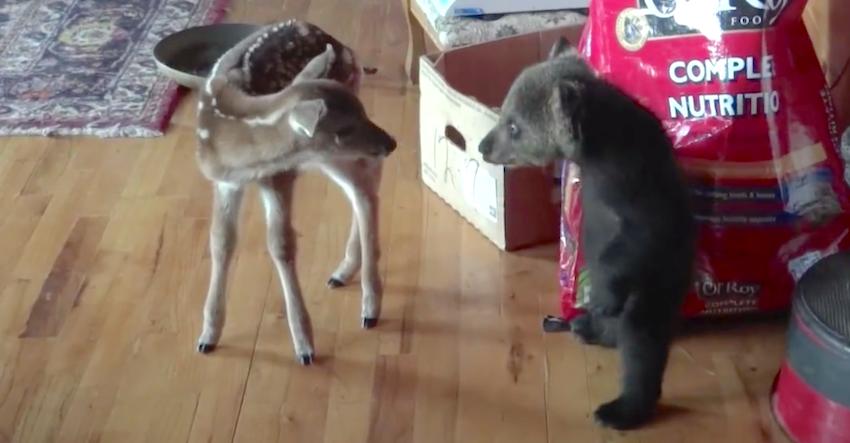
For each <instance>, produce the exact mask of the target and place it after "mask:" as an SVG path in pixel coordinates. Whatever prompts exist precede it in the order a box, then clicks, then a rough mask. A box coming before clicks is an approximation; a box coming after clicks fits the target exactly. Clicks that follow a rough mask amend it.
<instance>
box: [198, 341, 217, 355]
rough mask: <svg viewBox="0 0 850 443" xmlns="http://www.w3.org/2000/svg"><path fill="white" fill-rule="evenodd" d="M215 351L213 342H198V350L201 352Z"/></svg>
mask: <svg viewBox="0 0 850 443" xmlns="http://www.w3.org/2000/svg"><path fill="white" fill-rule="evenodd" d="M212 351H215V343H198V352H200V353H201V354H209V353H210V352H212Z"/></svg>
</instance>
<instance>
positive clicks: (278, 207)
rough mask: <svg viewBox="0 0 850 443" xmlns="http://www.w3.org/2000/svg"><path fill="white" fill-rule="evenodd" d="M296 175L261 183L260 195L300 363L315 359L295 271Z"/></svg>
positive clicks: (307, 316) (286, 174)
mask: <svg viewBox="0 0 850 443" xmlns="http://www.w3.org/2000/svg"><path fill="white" fill-rule="evenodd" d="M294 179H295V174H294V173H284V174H281V175H278V176H276V177H274V178H273V179H271V180H268V181H265V182H263V183H261V184H260V195H261V196H262V199H263V204H264V205H265V208H266V225H267V228H268V238H267V243H268V249H269V254H271V256H272V260H273V261H274V264H275V267H276V268H277V272H278V275H279V276H280V281H281V285H282V286H283V300H284V304H285V305H286V318H287V321H288V322H289V331H290V334H291V335H292V346H293V348H294V349H295V353H296V355H297V356H298V360H299V361H300V362H301V364H303V365H309V364H311V363H312V362H313V331H312V327H311V324H310V316H309V314H308V313H307V309H306V307H305V306H304V299H303V298H302V297H301V285H300V284H299V282H298V275H297V274H296V272H295V253H296V246H295V232H294V230H293V229H292V223H291V220H290V207H291V202H292V184H293V181H294Z"/></svg>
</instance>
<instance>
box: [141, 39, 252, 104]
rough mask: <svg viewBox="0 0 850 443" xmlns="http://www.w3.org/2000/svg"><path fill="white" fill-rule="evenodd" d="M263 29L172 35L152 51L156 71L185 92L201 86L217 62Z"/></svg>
mask: <svg viewBox="0 0 850 443" xmlns="http://www.w3.org/2000/svg"><path fill="white" fill-rule="evenodd" d="M261 27H262V25H254V24H248V23H219V24H215V25H206V26H196V27H193V28H188V29H184V30H183V31H179V32H175V33H174V34H171V35H169V36H168V37H165V38H164V39H162V40H160V42H159V43H157V44H156V46H155V47H154V49H153V56H154V59H155V60H156V64H157V67H158V68H159V71H160V72H162V73H163V75H165V76H166V77H168V78H171V79H173V80H174V81H176V82H177V83H179V84H181V85H183V86H186V87H187V88H193V89H197V88H199V87H200V86H201V85H203V83H204V80H205V79H206V78H207V76H208V75H209V73H210V70H211V69H212V67H213V65H214V64H215V62H216V60H218V58H219V57H221V55H222V54H224V53H225V52H227V50H228V49H230V48H232V47H233V46H234V45H236V44H237V43H239V42H240V41H242V39H244V38H246V37H248V36H249V35H251V34H252V33H254V32H256V31H257V30H258V29H260V28H261Z"/></svg>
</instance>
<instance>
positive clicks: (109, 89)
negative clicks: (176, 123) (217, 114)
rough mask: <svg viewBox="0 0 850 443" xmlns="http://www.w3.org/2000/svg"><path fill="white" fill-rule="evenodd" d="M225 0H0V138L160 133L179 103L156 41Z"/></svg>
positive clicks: (217, 11)
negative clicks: (156, 53) (159, 62)
mask: <svg viewBox="0 0 850 443" xmlns="http://www.w3.org/2000/svg"><path fill="white" fill-rule="evenodd" d="M227 3H228V0H0V60H2V61H0V135H94V136H98V137H151V136H158V135H162V132H163V130H164V129H165V127H166V126H167V125H168V121H169V120H170V118H171V114H172V113H173V111H174V108H175V106H176V104H177V100H178V98H179V97H178V89H177V85H176V84H175V83H174V82H172V81H170V80H168V79H166V78H165V77H163V76H160V75H159V74H158V72H157V69H156V64H155V63H154V59H153V54H152V51H153V47H154V46H155V45H156V43H157V42H158V41H159V40H160V39H161V38H163V37H165V36H167V35H168V34H171V33H173V32H176V31H179V30H181V29H185V28H187V27H191V26H196V25H201V24H209V23H213V22H216V21H218V20H219V19H220V18H221V17H222V16H223V15H224V7H225V6H226V4H227Z"/></svg>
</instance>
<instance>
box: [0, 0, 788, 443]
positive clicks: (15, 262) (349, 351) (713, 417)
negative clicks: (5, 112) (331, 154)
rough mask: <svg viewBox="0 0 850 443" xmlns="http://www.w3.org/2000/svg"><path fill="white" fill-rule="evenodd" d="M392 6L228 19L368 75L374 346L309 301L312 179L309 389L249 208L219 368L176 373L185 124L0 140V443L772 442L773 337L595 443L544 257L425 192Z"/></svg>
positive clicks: (333, 210) (189, 189) (681, 359)
mask: <svg viewBox="0 0 850 443" xmlns="http://www.w3.org/2000/svg"><path fill="white" fill-rule="evenodd" d="M281 3H283V6H281ZM400 5H401V2H399V1H389V0H365V1H358V2H354V1H344V0H325V1H318V0H315V1H313V2H311V1H309V0H287V1H286V2H280V1H275V0H255V1H247V0H245V1H238V2H237V3H236V5H235V8H234V11H233V13H232V14H231V16H230V20H243V21H245V20H247V21H256V22H266V21H270V20H272V19H273V18H282V17H290V16H297V17H306V18H308V19H310V20H312V21H314V22H315V23H317V24H319V25H321V26H323V27H325V28H326V29H328V30H329V31H331V32H332V33H334V34H335V35H336V36H338V37H339V38H341V39H342V40H344V41H346V42H348V43H349V44H351V45H352V46H353V47H354V48H356V49H357V50H358V51H359V52H360V53H361V57H362V58H363V59H364V63H366V64H370V65H376V66H378V67H379V68H380V70H381V71H380V73H379V74H378V75H377V76H374V77H370V78H369V79H368V82H369V84H368V85H367V86H366V87H365V90H364V94H363V97H364V101H365V102H366V104H367V106H368V108H369V109H370V112H371V113H372V115H374V116H375V118H376V120H377V121H378V122H379V123H380V124H381V125H383V126H384V127H385V128H387V129H388V130H389V131H390V132H392V133H394V134H396V135H397V136H398V138H399V140H400V141H401V143H400V148H399V149H398V150H397V151H396V153H395V154H393V156H392V157H391V159H390V160H389V162H388V165H387V166H386V168H385V179H384V182H383V187H382V194H381V195H382V199H383V200H382V205H381V216H382V220H383V221H382V229H381V236H382V239H383V261H382V270H383V275H384V278H385V282H386V296H385V307H384V311H383V318H382V322H381V323H380V325H379V327H378V328H377V329H376V330H372V331H364V330H361V329H360V327H359V291H358V289H357V287H356V285H355V287H352V288H346V289H342V290H339V291H333V292H331V291H329V290H327V289H326V288H325V285H324V283H325V281H326V278H327V277H328V274H329V272H331V270H332V269H333V267H334V265H335V264H336V262H337V260H338V259H339V258H340V254H341V252H342V247H343V243H344V241H345V238H346V235H347V232H348V216H349V209H348V205H347V203H346V201H345V199H344V197H343V196H342V194H341V193H340V192H339V191H338V190H337V189H336V188H335V187H333V186H332V185H329V184H328V182H327V181H326V180H325V179H324V178H323V177H320V176H305V177H304V178H303V179H302V180H301V181H300V182H299V184H298V188H297V191H296V200H297V210H296V227H297V228H298V230H299V237H300V246H301V250H300V256H299V261H298V269H299V272H300V274H301V281H302V284H303V286H304V292H305V294H306V295H307V300H308V307H309V310H310V312H311V313H312V316H313V320H314V327H315V330H316V331H315V332H316V347H317V353H318V359H319V361H318V365H316V366H313V367H308V368H305V367H300V366H298V365H296V364H295V361H294V359H293V354H292V349H291V345H290V341H289V335H288V332H287V330H286V328H285V324H284V317H283V316H282V303H281V297H280V293H281V291H280V288H279V285H278V282H277V279H276V276H275V275H274V274H273V271H272V267H271V264H270V262H269V260H268V259H267V256H266V252H265V240H264V229H263V228H262V213H261V211H260V207H259V204H258V202H257V200H256V198H252V199H250V200H249V201H248V204H246V208H245V212H244V214H243V215H244V218H243V220H245V225H244V230H243V231H242V232H243V235H242V237H241V239H240V240H241V242H240V244H239V249H238V251H239V252H238V255H237V260H236V261H235V265H234V269H233V271H234V273H233V278H232V280H231V286H230V287H231V291H230V292H231V296H230V297H229V318H228V324H227V326H226V328H225V331H224V336H223V338H222V344H221V347H220V349H219V350H218V351H217V352H216V353H214V354H212V355H209V356H202V355H199V354H197V353H195V351H194V344H195V339H196V336H197V334H198V332H199V330H200V319H201V317H200V314H201V306H202V302H203V297H204V294H205V290H206V284H207V278H208V275H209V256H208V253H207V244H206V241H207V226H208V214H209V211H210V189H209V187H208V184H207V183H206V182H205V181H204V180H203V179H202V178H201V176H200V174H199V173H198V172H197V168H196V166H195V163H194V151H193V149H194V140H193V115H194V101H193V100H190V99H187V100H185V101H184V102H183V105H182V106H181V108H180V109H179V111H178V114H177V116H176V117H175V120H174V123H173V125H172V127H171V129H170V130H169V131H168V134H167V135H166V136H165V137H163V138H157V139H150V140H92V139H83V138H63V139H46V138H5V139H0V252H2V254H0V334H2V335H0V337H2V338H0V442H3V443H5V442H52V441H62V442H74V443H77V442H89V441H92V442H94V441H97V442H122V443H127V442H135V441H149V442H178V441H179V442H183V441H192V442H225V441H226V442H229V441H238V442H250V443H256V442H287V443H301V442H304V443H318V442H326V443H336V442H338V443H359V442H369V443H381V442H416V443H443V442H457V443H474V442H482V443H483V442H487V443H489V442H506V443H508V442H509V443H514V442H524V443H536V442H597V441H629V442H648V443H652V442H668V441H669V442H678V441H687V442H688V443H696V442H750V441H757V442H762V441H783V440H782V439H783V437H782V436H781V431H780V430H779V429H778V428H777V426H776V425H775V424H774V422H773V420H772V418H771V415H770V412H769V404H768V392H769V388H770V384H771V381H772V379H773V376H774V374H775V371H776V369H777V366H778V363H779V360H780V358H781V355H782V350H783V330H784V324H785V323H784V321H782V320H781V319H780V320H778V321H764V322H758V323H747V324H740V325H736V326H729V325H725V326H714V327H702V328H699V330H697V331H695V332H693V333H690V334H688V335H687V336H685V337H683V338H681V339H679V340H678V341H677V342H676V344H675V348H674V349H673V351H672V356H671V361H670V366H669V371H668V374H667V378H666V382H665V390H664V397H663V400H662V403H663V406H662V413H661V415H660V417H659V419H658V420H657V421H656V422H654V423H653V424H652V425H651V426H649V427H647V428H645V429H643V430H640V431H637V432H632V433H618V432H612V431H602V430H600V429H598V428H596V427H595V426H594V425H593V424H592V421H591V419H590V413H591V411H592V410H593V409H594V408H595V406H596V405H597V404H599V403H600V402H602V401H604V400H607V399H609V398H611V397H612V396H613V395H615V393H616V392H617V382H618V376H617V373H618V372H617V371H618V369H617V356H616V355H615V353H613V352H611V351H607V350H600V349H597V348H591V347H585V346H581V345H579V344H577V343H576V342H575V341H573V340H571V339H570V337H569V336H567V335H560V334H557V335H543V333H542V332H541V328H540V320H541V317H542V316H543V315H544V314H549V313H556V312H557V304H558V302H557V281H556V264H555V257H556V252H557V249H556V246H555V245H550V246H546V247H542V248H537V249H534V250H531V251H527V252H524V253H522V254H504V253H500V252H499V251H498V250H497V249H496V248H494V247H493V246H491V244H490V243H488V242H487V241H486V240H484V238H483V237H482V236H480V235H479V234H478V233H477V232H476V231H475V230H474V229H473V228H471V227H470V225H468V224H467V223H465V222H464V221H463V220H462V219H460V218H459V217H458V216H457V215H456V214H455V213H454V212H453V211H452V210H451V209H449V208H448V207H447V206H446V205H445V204H444V203H443V202H442V201H441V200H440V199H439V198H437V197H435V196H434V195H433V194H431V193H430V192H429V191H427V190H426V189H423V187H422V185H421V182H420V179H419V167H418V150H417V143H418V136H417V121H418V92H417V91H416V90H415V89H414V88H412V87H407V86H406V83H405V82H404V77H403V74H402V60H403V55H404V50H405V48H406V38H407V37H406V30H405V24H404V18H403V17H404V16H403V11H402V10H401V6H400ZM251 197H256V194H255V193H253V192H252V193H251Z"/></svg>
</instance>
